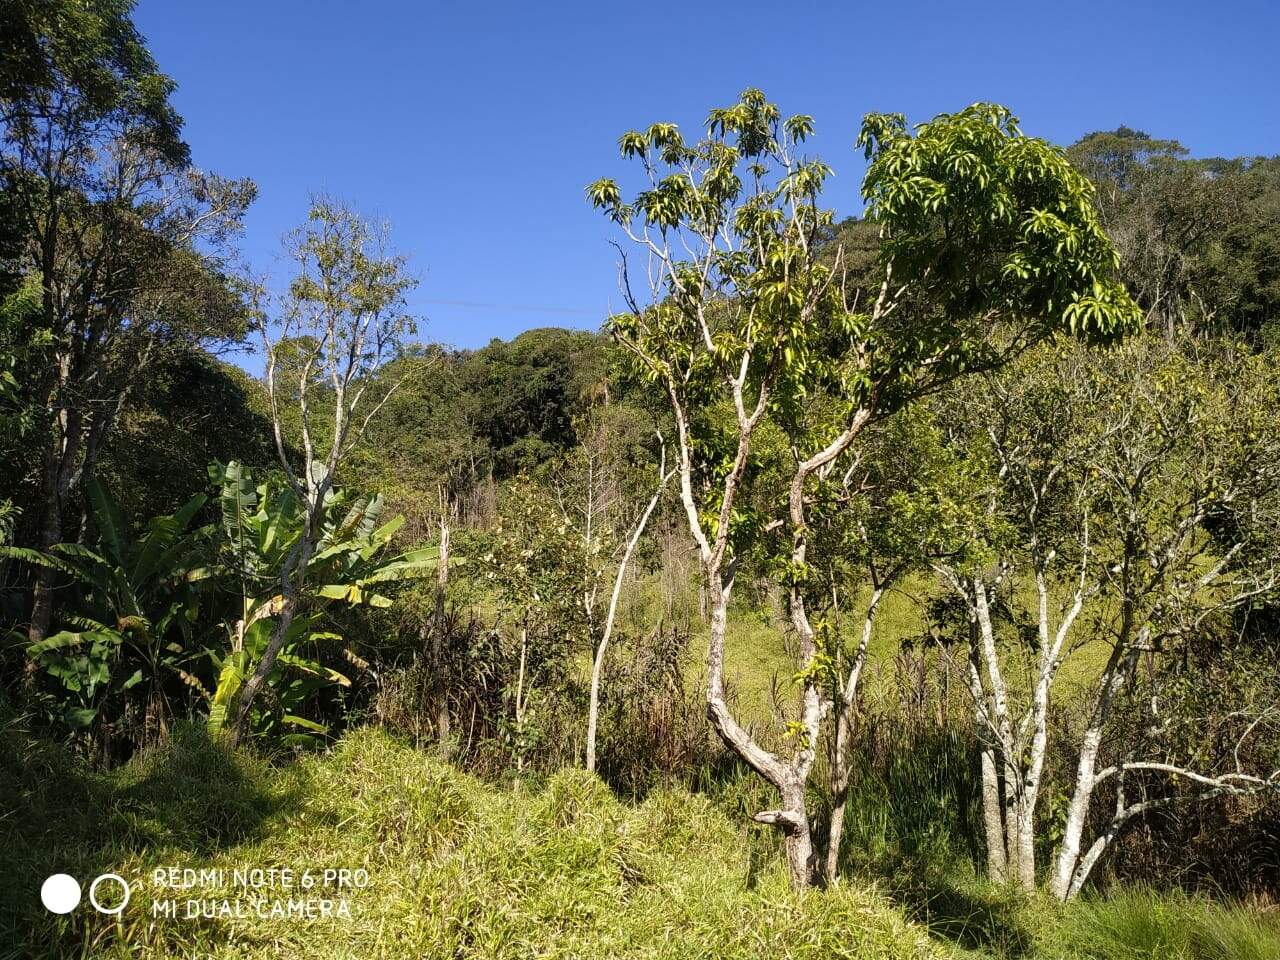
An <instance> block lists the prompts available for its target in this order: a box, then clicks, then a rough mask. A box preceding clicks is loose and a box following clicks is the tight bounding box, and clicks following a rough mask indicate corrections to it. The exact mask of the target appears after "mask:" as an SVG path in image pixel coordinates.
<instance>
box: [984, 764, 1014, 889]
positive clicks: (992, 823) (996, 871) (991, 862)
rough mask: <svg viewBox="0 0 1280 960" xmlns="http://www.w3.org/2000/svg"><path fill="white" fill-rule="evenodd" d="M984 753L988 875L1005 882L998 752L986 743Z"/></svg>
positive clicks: (1005, 863)
mask: <svg viewBox="0 0 1280 960" xmlns="http://www.w3.org/2000/svg"><path fill="white" fill-rule="evenodd" d="M981 755H982V823H983V827H984V830H985V833H986V841H987V877H988V878H990V879H991V880H992V881H994V882H995V883H1004V882H1005V880H1007V879H1008V877H1009V867H1008V852H1007V848H1006V845H1005V844H1006V839H1005V835H1004V819H1003V817H1002V815H1001V809H1000V780H999V777H998V775H997V772H996V752H995V750H994V749H993V748H992V747H991V746H990V745H984V746H983V747H982V750H981Z"/></svg>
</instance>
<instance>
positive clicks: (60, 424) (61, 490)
mask: <svg viewBox="0 0 1280 960" xmlns="http://www.w3.org/2000/svg"><path fill="white" fill-rule="evenodd" d="M57 396H61V391H58V392H57V394H55V399H54V400H52V401H51V402H57V401H56V397H57ZM53 433H54V440H53V442H51V443H50V444H49V445H48V446H47V447H46V448H45V453H44V465H43V469H42V471H41V481H40V495H41V499H42V500H43V503H42V504H41V506H42V510H41V514H40V525H39V529H38V531H37V536H36V548H37V549H38V550H45V551H47V550H49V549H50V548H51V547H52V546H53V545H54V544H56V543H61V542H62V522H63V510H64V508H65V506H66V503H67V500H68V498H69V496H70V493H71V477H72V474H73V472H74V470H75V463H76V458H77V456H78V455H79V452H80V442H81V417H80V412H79V411H78V410H75V409H74V408H70V407H64V408H63V409H62V410H61V411H60V412H59V413H58V415H57V416H56V417H55V418H54V431H53ZM56 577H57V571H56V570H54V569H53V568H52V567H46V566H40V567H37V568H36V579H35V585H34V588H33V590H32V602H31V622H30V624H29V626H28V627H27V639H28V640H30V641H31V642H32V643H38V642H39V641H41V640H43V639H44V638H45V637H46V636H48V634H49V624H50V622H51V621H52V620H53V587H54V581H55V579H56Z"/></svg>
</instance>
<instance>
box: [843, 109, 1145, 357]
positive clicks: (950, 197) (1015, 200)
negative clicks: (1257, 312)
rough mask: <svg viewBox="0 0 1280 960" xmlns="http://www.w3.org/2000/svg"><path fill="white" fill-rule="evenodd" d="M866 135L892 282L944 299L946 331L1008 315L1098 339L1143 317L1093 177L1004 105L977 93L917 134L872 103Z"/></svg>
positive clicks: (868, 187)
mask: <svg viewBox="0 0 1280 960" xmlns="http://www.w3.org/2000/svg"><path fill="white" fill-rule="evenodd" d="M858 143H859V145H860V146H862V147H863V148H864V150H865V152H866V156H867V159H869V160H870V161H871V166H870V168H869V169H868V170H867V174H866V178H865V179H864V181H863V187H862V192H863V196H864V197H865V198H866V200H867V203H868V205H869V212H870V214H871V216H872V217H873V218H874V219H875V220H876V221H878V222H879V223H880V224H881V225H882V227H883V231H882V242H883V245H884V258H885V260H886V262H887V263H888V264H889V265H890V266H891V267H892V268H893V282H894V283H898V284H904V283H909V284H913V285H916V286H917V287H918V288H919V289H921V290H922V291H923V292H924V293H925V294H926V295H927V296H928V297H929V299H930V300H932V301H933V302H934V303H935V304H936V305H937V308H938V316H939V318H940V320H941V321H942V323H940V324H938V326H937V329H936V332H937V333H938V334H940V335H941V336H943V337H947V336H950V335H954V333H955V332H958V331H955V330H954V328H953V327H952V325H953V324H956V323H962V322H964V321H965V320H966V319H969V318H973V317H983V318H995V317H997V316H1000V315H1005V316H1008V317H1009V318H1011V319H1013V320H1015V322H1023V323H1026V324H1027V325H1028V327H1029V329H1028V330H1027V331H1026V332H1027V334H1029V335H1031V336H1043V335H1044V334H1046V333H1049V332H1054V331H1059V330H1064V331H1068V332H1070V333H1072V334H1074V335H1076V336H1081V337H1084V338H1087V339H1090V340H1095V341H1096V340H1108V339H1112V338H1114V337H1116V336H1119V335H1121V334H1123V333H1125V332H1127V331H1129V330H1131V329H1132V328H1133V327H1134V326H1135V325H1136V323H1137V319H1138V318H1137V315H1136V311H1135V308H1134V305H1133V303H1132V301H1131V300H1130V299H1129V297H1128V295H1127V294H1126V293H1125V290H1124V286H1123V284H1121V282H1120V281H1119V279H1118V277H1117V275H1116V273H1117V268H1118V267H1119V258H1118V257H1117V255H1116V253H1115V251H1114V250H1113V249H1112V246H1111V243H1110V241H1109V240H1108V238H1107V236H1106V235H1105V234H1104V233H1103V231H1102V228H1101V226H1100V225H1099V222H1098V217H1097V214H1096V212H1095V210H1094V205H1093V186H1092V184H1090V182H1089V181H1088V180H1087V179H1086V178H1085V177H1084V176H1083V175H1081V174H1080V173H1078V172H1077V171H1076V170H1075V169H1074V168H1073V167H1072V166H1071V164H1070V162H1069V161H1068V160H1067V158H1066V155H1065V154H1064V153H1063V152H1062V151H1061V150H1060V149H1058V148H1057V147H1054V146H1052V145H1050V144H1048V143H1046V142H1045V141H1043V140H1040V139H1038V138H1035V137H1028V136H1026V135H1024V134H1023V133H1022V132H1021V130H1020V129H1019V128H1018V121H1017V118H1015V117H1014V116H1013V115H1012V114H1011V113H1010V112H1009V110H1008V109H1006V108H1005V107H1002V106H999V105H996V104H987V103H978V104H974V105H973V106H970V107H967V108H965V109H964V110H961V111H960V112H958V113H954V114H941V115H939V116H937V117H935V118H934V119H933V120H931V121H930V122H928V123H925V124H921V125H919V126H918V127H917V128H916V130H915V132H914V134H913V133H912V132H910V131H909V130H908V128H907V124H906V120H905V118H904V117H903V116H902V115H901V114H870V115H868V116H867V117H866V119H865V120H864V121H863V125H862V133H861V135H860V136H859V138H858Z"/></svg>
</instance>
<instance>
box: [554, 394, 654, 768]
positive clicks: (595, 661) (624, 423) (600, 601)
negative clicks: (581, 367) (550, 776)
mask: <svg viewBox="0 0 1280 960" xmlns="http://www.w3.org/2000/svg"><path fill="white" fill-rule="evenodd" d="M637 413H638V411H636V410H634V409H631V408H627V407H622V406H608V405H606V406H603V407H599V408H593V409H592V410H591V411H589V412H588V413H587V414H586V415H585V416H583V417H582V418H580V420H579V421H578V422H577V423H576V424H575V431H576V433H577V434H578V436H579V443H578V447H577V448H576V449H575V451H574V452H573V454H571V456H570V457H569V458H568V463H567V464H566V465H565V467H564V468H563V469H561V470H560V471H558V472H557V474H556V476H555V478H554V482H555V489H556V498H557V500H558V501H559V504H560V509H561V514H562V515H563V517H564V519H565V522H566V523H567V524H569V526H570V528H571V529H572V530H573V531H574V532H575V533H576V534H577V536H578V537H579V538H580V540H581V543H582V549H583V551H584V553H585V559H586V563H585V567H584V570H583V572H584V574H585V579H584V581H583V583H582V596H581V602H582V609H583V612H584V613H585V615H586V628H587V640H588V643H589V644H590V646H591V647H592V651H593V652H592V657H591V687H590V693H589V695H588V702H587V739H586V767H587V770H588V771H590V772H592V773H594V772H595V769H596V729H597V726H598V723H599V717H600V683H601V675H602V673H603V670H604V661H605V656H606V655H607V654H608V652H609V643H610V641H611V640H612V639H613V628H614V623H615V621H616V619H617V615H618V601H619V600H620V599H621V597H622V587H623V584H624V582H625V580H626V576H627V571H628V569H629V567H630V565H631V561H632V558H633V557H634V556H635V553H636V548H637V547H638V546H639V544H640V539H641V537H643V536H644V532H645V528H646V527H647V526H648V524H649V519H650V517H652V516H653V512H654V510H656V509H657V507H658V504H659V503H660V502H661V500H662V495H663V492H664V491H665V490H666V487H667V483H668V482H669V481H670V480H671V478H672V476H674V474H675V471H674V470H668V469H667V451H666V444H665V443H664V442H663V440H662V435H661V433H660V432H659V434H658V447H659V453H658V470H657V480H656V482H654V484H653V486H654V488H655V489H654V492H653V494H652V496H650V497H649V499H648V502H647V503H646V502H644V501H642V500H640V499H639V497H638V496H637V495H636V494H637V489H636V488H637V487H638V486H639V484H640V482H642V481H641V479H640V476H638V475H641V474H647V473H648V471H646V470H644V469H642V468H641V466H640V464H638V463H636V462H634V461H632V458H631V457H629V456H628V454H635V453H636V451H635V450H634V449H631V450H629V449H628V447H635V446H639V445H638V444H635V443H634V442H633V443H628V442H627V440H628V439H630V438H629V437H628V435H627V433H626V431H627V429H628V427H631V426H632V425H638V424H639V422H640V420H639V418H638V417H637V416H636V414H637ZM645 454H648V451H643V449H642V451H641V452H640V456H641V457H643V456H645ZM649 455H650V456H651V454H649ZM636 459H638V458H636ZM629 461H632V462H629ZM644 479H646V480H647V479H649V478H648V476H645V478H644ZM610 580H612V589H610V590H609V592H608V594H607V599H606V594H605V593H604V588H605V587H606V586H608V583H609V581H610Z"/></svg>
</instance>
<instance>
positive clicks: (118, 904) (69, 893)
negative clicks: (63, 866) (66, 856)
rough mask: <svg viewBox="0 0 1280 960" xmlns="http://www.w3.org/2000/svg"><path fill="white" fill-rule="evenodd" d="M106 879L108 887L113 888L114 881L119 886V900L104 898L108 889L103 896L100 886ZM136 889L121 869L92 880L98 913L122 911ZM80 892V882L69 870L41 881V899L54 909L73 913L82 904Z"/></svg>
mask: <svg viewBox="0 0 1280 960" xmlns="http://www.w3.org/2000/svg"><path fill="white" fill-rule="evenodd" d="M104 883H105V884H107V887H106V890H110V888H111V886H112V885H118V886H119V888H120V896H119V899H118V900H110V899H107V900H106V902H104V899H105V897H106V891H105V890H104V892H103V895H102V897H100V896H99V888H101V887H102V886H103V884H104ZM132 892H133V891H132V890H131V889H130V887H129V881H128V880H126V879H125V878H124V877H122V876H120V875H119V874H118V873H104V874H101V875H100V876H98V877H95V878H94V880H93V883H91V884H89V904H90V906H92V907H93V909H95V910H97V911H98V913H108V914H118V913H121V912H122V911H123V910H124V908H125V907H126V906H128V904H129V896H130V894H131V893H132ZM80 896H81V894H80V883H79V881H78V880H76V878H75V877H73V876H71V874H69V873H55V874H52V875H50V876H49V877H48V878H47V879H46V880H45V882H44V883H43V884H41V885H40V902H41V903H43V904H44V907H45V909H46V910H48V911H49V912H50V913H70V912H71V911H72V910H74V909H75V908H76V907H78V906H79V905H80Z"/></svg>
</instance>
